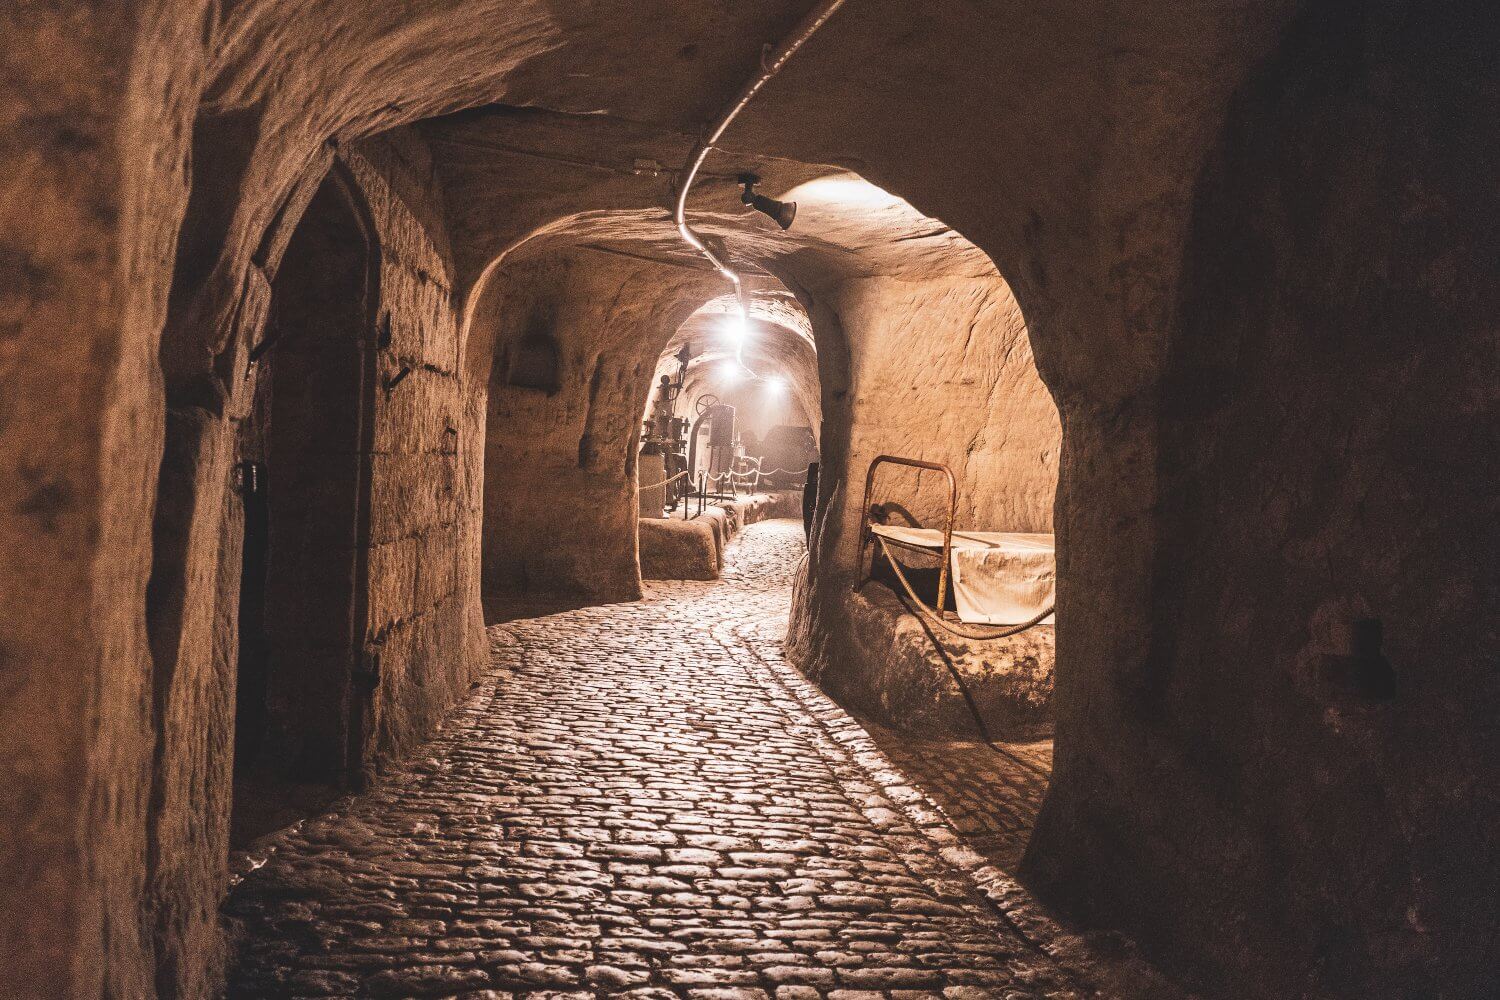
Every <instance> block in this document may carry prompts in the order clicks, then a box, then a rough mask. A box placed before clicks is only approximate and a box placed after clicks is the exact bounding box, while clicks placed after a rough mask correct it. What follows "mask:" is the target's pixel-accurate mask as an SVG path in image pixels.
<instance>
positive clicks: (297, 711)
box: [234, 171, 380, 836]
mask: <svg viewBox="0 0 1500 1000" xmlns="http://www.w3.org/2000/svg"><path fill="white" fill-rule="evenodd" d="M357 197H358V196H357V195H356V194H355V191H354V188H353V187H352V185H351V183H350V182H349V181H347V180H345V179H344V178H343V177H342V175H341V171H335V172H333V173H331V174H330V175H329V176H328V178H326V179H325V180H324V182H323V183H322V185H321V186H320V187H319V189H318V191H317V194H316V195H315V196H314V197H313V199H312V201H311V203H310V204H309V205H308V208H307V211H306V213H305V214H304V215H303V218H302V220H301V222H300V223H299V225H298V227H297V229H296V231H295V233H294V234H293V236H292V239H291V242H290V244H289V245H288V248H287V252H286V255H285V256H284V258H283V260H282V262H281V266H280V268H279V269H278V271H277V274H276V279H275V281H274V282H273V283H272V301H271V311H270V321H269V323H268V324H267V327H266V330H265V332H264V333H263V334H262V339H261V341H260V344H259V345H257V347H256V348H254V349H252V356H254V357H256V358H257V360H256V361H255V365H256V367H257V368H258V369H259V370H258V371H257V372H256V373H255V377H256V379H257V381H256V387H255V388H256V391H255V397H254V400H253V401H252V404H251V407H250V412H249V414H248V416H247V418H246V419H245V420H244V421H243V422H242V423H241V424H240V430H239V433H240V451H239V460H240V461H239V466H238V468H239V470H240V472H239V476H238V478H237V482H238V483H239V484H240V493H241V496H242V498H243V501H244V540H245V545H244V549H243V560H242V571H241V585H240V619H239V637H240V656H239V669H238V672H237V695H236V713H235V716H236V718H235V733H236V751H237V752H236V759H235V771H236V776H237V778H238V779H240V780H241V781H243V782H249V781H250V780H251V778H252V776H258V777H259V779H260V780H259V781H258V782H255V783H254V784H246V785H244V786H243V787H242V788H237V790H236V796H235V814H234V815H235V821H236V822H235V826H236V828H237V829H236V832H237V833H238V834H239V835H241V836H250V835H253V834H254V833H255V832H256V831H258V830H262V829H274V828H276V827H277V826H280V825H285V822H286V816H287V809H288V808H291V809H293V810H294V811H295V809H296V808H297V807H296V806H292V805H291V803H290V802H289V801H287V800H286V799H285V798H283V797H281V796H274V792H273V793H272V794H273V796H274V798H275V801H273V802H257V803H255V805H256V806H258V807H259V808H260V809H262V810H269V813H268V815H266V816H265V817H264V819H263V820H262V821H260V822H257V821H256V820H255V819H253V818H248V817H246V816H245V813H246V811H247V809H246V806H247V805H249V804H248V803H244V802H242V801H241V800H242V798H244V797H245V796H246V794H249V793H250V792H251V789H252V788H255V789H256V790H258V791H259V792H261V793H262V794H265V792H266V791H267V790H268V789H267V787H266V786H267V785H270V786H272V787H273V788H274V787H275V786H282V787H286V786H300V787H303V788H307V787H308V786H323V787H327V788H329V789H335V788H339V787H342V786H344V785H347V784H354V785H359V784H361V783H362V782H363V774H364V767H365V765H366V761H365V756H366V753H365V749H366V748H365V744H366V742H367V736H366V732H367V730H368V728H369V714H370V709H371V705H370V697H369V696H370V693H371V691H372V683H371V682H372V681H375V680H377V679H378V671H379V662H378V659H377V658H376V657H377V656H378V654H375V653H372V652H370V651H368V650H367V649H366V635H367V633H368V629H369V623H368V618H369V615H368V607H369V588H370V580H369V535H370V520H371V490H372V483H371V478H372V469H371V458H372V456H371V450H372V449H371V442H372V440H373V437H374V420H375V393H376V391H377V385H376V379H377V374H376V364H375V361H376V352H377V350H378V349H379V345H378V343H376V339H377V337H378V336H379V329H378V325H377V323H376V316H375V313H376V309H377V305H378V303H379V295H380V292H379V269H378V267H377V266H376V265H377V261H378V258H379V249H378V247H377V246H376V245H375V244H374V242H373V241H374V239H375V237H374V233H373V232H372V230H371V227H370V226H369V224H368V223H367V222H366V221H365V213H364V212H363V211H361V209H360V207H359V204H358V202H357V201H356V199H357ZM303 797H306V793H304V796H303Z"/></svg>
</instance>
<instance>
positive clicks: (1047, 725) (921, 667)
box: [792, 580, 1056, 740]
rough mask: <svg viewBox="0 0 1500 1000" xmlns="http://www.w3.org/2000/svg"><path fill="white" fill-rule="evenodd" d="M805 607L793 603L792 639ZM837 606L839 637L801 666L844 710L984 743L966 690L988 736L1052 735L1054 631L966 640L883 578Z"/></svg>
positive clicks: (1042, 629) (906, 728) (1040, 629)
mask: <svg viewBox="0 0 1500 1000" xmlns="http://www.w3.org/2000/svg"><path fill="white" fill-rule="evenodd" d="M798 585H799V587H801V586H804V585H805V583H804V582H803V581H800V580H799V584H798ZM801 607H802V604H801V602H799V601H794V602H793V618H794V621H793V623H792V630H793V634H794V635H795V634H796V632H797V630H798V624H799V623H798V622H797V621H796V620H795V619H796V618H797V617H798V614H799V610H800V608H801ZM839 610H840V612H841V613H842V617H843V622H842V623H841V626H842V627H840V629H839V633H840V635H841V638H842V641H840V642H829V643H820V644H817V645H816V647H815V651H814V652H813V653H812V655H807V656H803V657H801V658H799V666H800V667H801V668H802V670H803V671H804V672H805V673H806V674H807V675H808V676H809V677H811V678H812V679H813V680H814V681H816V682H817V683H818V685H819V686H820V687H822V688H823V690H824V691H826V692H828V694H829V695H831V696H832V697H833V698H835V699H836V700H837V701H838V702H839V703H840V704H842V705H844V706H845V707H846V708H849V709H851V710H852V711H854V712H856V713H857V714H860V715H863V716H865V717H867V718H870V719H873V720H875V721H876V722H879V723H881V724H883V725H887V726H891V727H893V728H896V729H900V730H903V731H906V732H912V733H921V734H923V735H925V736H934V735H936V736H955V737H980V736H982V735H984V734H982V733H981V732H980V727H979V726H978V724H976V722H975V719H974V709H971V708H970V707H969V704H968V699H966V698H965V697H964V689H965V688H966V689H967V690H968V693H969V697H971V698H973V700H974V706H975V709H977V710H978V713H979V716H980V718H981V719H983V720H984V728H985V730H986V731H987V733H988V735H989V736H990V737H991V738H994V739H1006V740H1033V739H1043V738H1046V737H1049V736H1051V734H1052V686H1053V668H1054V665H1055V663H1056V652H1055V639H1056V630H1055V628H1054V627H1053V626H1051V625H1039V626H1037V627H1035V628H1032V629H1028V630H1026V631H1025V632H1022V633H1020V634H1018V635H1014V636H1010V637H1009V638H1005V639H994V640H989V641H984V642H977V641H967V640H964V639H961V638H959V637H958V636H955V635H952V634H949V633H947V632H944V631H942V630H940V629H937V628H935V627H930V626H928V625H927V624H926V623H925V622H923V621H920V620H919V619H918V618H917V617H916V616H914V615H912V614H911V613H910V612H908V611H907V610H906V607H905V606H904V605H903V604H902V603H901V601H900V600H899V599H898V598H897V597H896V595H895V594H894V593H892V592H891V591H890V589H888V588H887V587H886V586H885V585H883V584H881V583H877V582H869V583H866V584H865V585H864V586H863V587H862V588H861V589H860V590H859V591H853V592H849V593H848V594H847V598H846V600H845V601H843V602H842V604H841V607H840V609H839ZM934 636H935V637H936V642H935V641H934ZM960 679H961V680H962V684H963V686H962V687H960V684H959V681H960Z"/></svg>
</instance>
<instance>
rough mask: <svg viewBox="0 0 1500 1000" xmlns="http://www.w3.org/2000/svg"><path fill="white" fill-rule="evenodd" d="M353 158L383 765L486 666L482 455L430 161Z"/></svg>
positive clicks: (369, 152) (410, 151)
mask: <svg viewBox="0 0 1500 1000" xmlns="http://www.w3.org/2000/svg"><path fill="white" fill-rule="evenodd" d="M347 162H348V165H349V167H350V170H351V171H352V172H353V174H354V176H355V178H356V179H357V181H358V183H359V185H360V187H361V189H362V190H363V193H364V196H365V198H366V200H367V202H368V206H369V209H370V212H371V214H372V216H373V217H374V222H375V226H376V228H377V230H378V239H379V244H380V311H379V316H380V320H379V324H380V326H381V327H382V329H384V328H388V329H389V345H388V346H387V347H386V348H385V349H383V350H382V351H381V353H380V360H379V373H378V378H379V384H378V385H377V387H376V402H375V428H374V438H373V450H374V453H373V455H372V456H371V469H372V473H373V482H372V487H371V518H370V528H369V530H370V548H369V580H370V594H369V606H368V633H367V634H368V636H369V640H370V643H371V649H372V650H374V651H377V652H378V653H379V654H380V676H379V687H378V690H377V692H376V696H375V698H374V708H373V717H372V725H371V726H370V727H369V732H368V734H367V738H368V740H369V743H368V744H367V748H366V749H367V754H368V755H369V756H368V757H367V759H373V760H375V761H378V762H384V761H387V760H390V759H392V758H394V757H397V756H399V755H400V754H401V753H402V752H403V751H404V750H405V749H407V748H408V747H410V746H411V745H412V744H413V743H414V742H415V741H418V740H420V739H422V738H424V737H425V736H427V735H429V734H430V733H431V732H432V730H433V729H434V728H435V727H436V726H437V725H438V723H439V722H440V721H441V720H442V717H443V714H444V712H445V710H446V709H447V708H448V707H449V706H451V705H452V704H453V703H454V701H455V700H456V699H457V698H458V697H459V696H460V695H461V694H462V693H463V692H464V691H466V690H467V688H468V684H469V682H470V680H471V679H472V678H473V677H474V676H475V674H476V673H477V671H478V670H479V668H480V666H481V665H482V663H483V661H484V650H485V646H484V638H483V623H482V622H481V620H480V616H479V612H478V600H477V599H478V590H477V575H476V573H477V568H478V566H477V559H476V558H475V555H476V552H475V548H476V545H475V540H476V538H477V531H478V523H477V519H478V516H479V507H478V503H477V497H476V495H475V494H476V490H475V489H474V484H475V483H476V481H477V475H478V469H477V463H478V461H479V459H480V457H481V455H482V451H481V450H480V447H479V441H480V436H479V433H478V429H477V428H476V427H475V426H474V420H473V418H472V416H471V415H470V414H469V411H468V410H467V409H466V404H465V402H464V390H463V384H462V380H461V378H460V373H459V369H460V366H459V357H460V348H459V324H458V319H457V316H456V314H455V312H454V308H453V291H452V286H451V282H452V261H451V255H450V251H449V248H448V243H447V236H446V233H445V231H444V228H443V226H442V222H441V209H440V204H441V202H440V190H439V188H438V187H437V182H436V179H435V178H434V177H433V176H432V174H431V165H430V161H429V160H428V158H427V151H426V149H425V147H424V146H422V145H421V144H420V143H419V142H416V141H414V140H411V139H406V140H370V141H367V142H364V143H361V144H360V146H359V147H358V149H357V151H354V152H351V153H349V154H348V155H347ZM403 369H410V371H409V372H408V374H406V375H405V376H404V377H402V378H401V381H400V382H398V383H396V384H395V385H394V386H391V387H390V388H387V385H388V384H389V383H390V382H391V381H392V380H394V379H395V378H396V377H397V376H398V375H399V374H400V373H401V372H402V370H403ZM471 464H473V465H475V466H476V467H475V468H471V467H470V466H471Z"/></svg>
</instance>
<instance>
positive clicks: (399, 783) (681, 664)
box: [225, 521, 1092, 1000]
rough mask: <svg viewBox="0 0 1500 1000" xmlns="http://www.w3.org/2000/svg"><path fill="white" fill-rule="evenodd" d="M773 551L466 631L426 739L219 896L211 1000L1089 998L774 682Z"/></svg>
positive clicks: (776, 573)
mask: <svg viewBox="0 0 1500 1000" xmlns="http://www.w3.org/2000/svg"><path fill="white" fill-rule="evenodd" d="M801 547H802V534H801V525H800V524H799V523H797V522H786V521H769V522H764V523H762V524H759V525H754V526H752V527H751V528H749V529H747V531H746V533H745V535H744V536H743V537H742V539H741V540H740V541H739V542H737V543H736V545H735V547H734V549H733V550H732V551H731V553H730V559H729V565H728V567H727V571H726V573H725V579H723V580H721V581H718V582H713V583H667V584H650V585H649V586H648V595H647V599H646V600H644V601H642V602H640V603H636V604H625V605H613V606H607V607H600V608H589V609H584V610H579V611H570V612H566V613H563V614H558V615H553V616H550V617H546V618H540V619H531V620H525V621H515V622H509V623H507V624H505V625H504V626H500V627H496V628H494V629H492V632H491V634H492V640H493V646H494V652H495V663H496V667H495V670H494V672H493V673H492V674H491V675H490V677H489V678H488V679H487V680H486V682H485V683H484V685H482V687H481V688H480V689H479V690H478V691H477V692H476V695H475V696H474V697H472V698H471V699H470V700H469V702H468V703H466V705H465V706H464V707H463V708H462V709H461V710H460V711H459V712H458V713H457V715H456V716H455V717H454V718H453V719H452V720H451V721H450V722H449V724H448V726H447V727H446V728H445V730H444V732H443V733H442V734H441V735H440V736H439V737H438V738H437V739H435V740H434V741H433V742H431V743H430V744H429V745H427V746H426V747H424V748H423V749H422V750H421V751H419V752H418V753H417V754H416V755H415V756H414V759H413V760H412V761H411V762H410V763H409V764H407V765H406V766H405V767H404V768H403V769H402V770H401V771H400V772H399V773H397V774H395V775H392V776H391V777H390V778H388V779H387V780H386V781H384V782H383V783H382V784H381V785H380V786H379V787H378V788H377V789H376V790H374V791H373V792H371V793H369V794H367V795H364V796H360V797H357V798H354V799H350V800H347V801H345V802H344V803H342V804H340V805H339V806H338V807H336V809H335V810H334V811H333V812H330V813H328V814H325V815H323V816H320V817H317V818H315V819H312V820H310V821H308V822H307V823H305V824H303V825H302V826H301V827H299V828H297V829H295V830H293V831H288V832H286V833H284V834H282V835H281V836H280V837H279V838H278V840H277V842H276V843H275V844H274V848H275V849H274V851H273V852H272V853H270V854H269V857H268V859H267V860H266V861H265V863H264V864H262V865H261V866H260V867H259V868H256V869H255V870H253V871H251V872H249V874H248V875H247V876H246V877H245V878H244V880H243V881H242V883H241V884H240V885H239V886H238V887H237V888H236V889H235V890H234V891H233V892H232V894H231V897H230V899H229V901H228V902H227V904H226V907H225V912H226V917H227V919H228V921H229V923H230V927H231V931H232V933H233V934H234V939H235V940H236V941H237V953H236V957H235V960H234V962H233V963H232V968H231V977H230V979H231V983H230V991H229V992H230V995H231V996H233V997H280V996H370V997H406V996H424V997H426V996H434V997H437V996H442V997H448V996H455V997H456V996H464V997H475V998H479V997H509V996H516V997H522V996H524V997H531V998H541V997H580V998H582V997H592V996H601V995H620V996H634V997H641V998H655V997H662V998H672V997H687V998H694V1000H756V998H766V1000H813V998H822V997H829V998H833V1000H867V998H869V1000H873V998H877V997H883V998H909V1000H918V998H927V997H948V998H953V1000H968V998H982V997H996V998H1006V1000H1019V998H1023V997H1024V998H1031V997H1051V998H1059V1000H1060V998H1065V997H1074V996H1079V995H1090V994H1091V993H1092V991H1091V990H1088V989H1087V988H1084V987H1080V986H1079V984H1078V983H1077V982H1076V981H1075V980H1074V978H1073V977H1071V976H1070V975H1069V973H1067V972H1065V971H1064V970H1063V968H1062V967H1061V966H1059V965H1058V964H1057V963H1056V962H1055V961H1054V960H1053V959H1052V958H1051V957H1049V955H1048V954H1047V953H1046V952H1045V951H1044V950H1042V949H1041V948H1039V947H1038V945H1036V944H1035V943H1033V941H1032V940H1028V938H1023V937H1022V936H1021V934H1019V933H1018V932H1017V931H1016V930H1015V929H1014V926H1013V922H1012V921H1011V920H1009V919H1006V918H1002V915H1001V913H1000V911H999V910H997V909H996V908H995V906H994V905H993V904H992V903H991V902H990V900H989V899H988V898H986V896H985V894H984V893H983V892H982V891H981V889H980V884H979V883H977V882H976V881H975V879H974V878H973V877H971V872H970V871H969V870H968V869H966V867H965V866H964V864H963V863H962V858H963V857H965V856H967V855H966V853H965V852H964V851H963V850H962V849H961V847H960V845H959V842H958V839H957V837H956V836H955V835H953V834H952V833H951V832H949V831H947V829H946V826H944V825H941V824H940V823H939V818H938V817H936V816H934V815H933V814H932V811H931V809H930V807H928V806H927V805H926V799H925V797H923V796H921V795H920V794H919V793H917V792H916V791H915V790H914V789H912V788H910V787H909V786H907V785H906V784H905V778H904V776H902V775H900V774H899V773H897V772H895V771H893V770H892V769H890V767H889V764H888V763H887V762H885V760H884V758H883V757H880V756H879V755H878V754H876V753H874V752H873V746H869V745H868V744H867V740H866V741H865V743H863V744H862V743H861V742H860V741H861V739H864V738H863V731H862V730H858V728H857V727H856V726H854V724H853V723H852V722H850V721H849V719H848V717H847V716H845V715H844V714H843V713H842V712H841V711H840V710H838V709H837V707H836V706H833V705H832V704H831V703H830V702H828V701H827V700H826V699H824V698H823V697H822V696H821V695H820V694H818V693H817V692H816V690H815V689H813V688H812V687H811V686H810V685H808V684H806V682H804V681H802V680H801V678H800V677H798V676H797V675H795V672H794V671H791V669H790V668H789V667H787V666H786V665H785V664H784V663H783V662H781V661H780V657H779V653H778V648H779V646H778V643H776V642H775V641H774V640H772V639H771V638H770V636H771V635H773V634H775V631H776V629H777V628H779V627H782V625H783V624H784V618H785V613H786V606H787V600H788V586H789V581H790V574H791V570H792V568H793V566H794V564H795V562H796V560H797V558H798V557H799V556H800V554H801ZM981 881H982V879H981Z"/></svg>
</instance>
